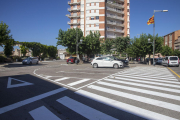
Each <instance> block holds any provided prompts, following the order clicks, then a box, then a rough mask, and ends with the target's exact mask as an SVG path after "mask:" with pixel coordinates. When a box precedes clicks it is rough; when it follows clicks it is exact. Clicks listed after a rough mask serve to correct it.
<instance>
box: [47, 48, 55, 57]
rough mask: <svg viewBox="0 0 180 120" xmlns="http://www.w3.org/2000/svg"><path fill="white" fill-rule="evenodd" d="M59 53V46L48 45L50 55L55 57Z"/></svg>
mask: <svg viewBox="0 0 180 120" xmlns="http://www.w3.org/2000/svg"><path fill="white" fill-rule="evenodd" d="M56 54H57V47H54V46H48V55H49V56H50V57H52V58H55V57H56Z"/></svg>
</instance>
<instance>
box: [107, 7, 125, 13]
mask: <svg viewBox="0 0 180 120" xmlns="http://www.w3.org/2000/svg"><path fill="white" fill-rule="evenodd" d="M106 10H108V11H111V12H115V13H120V14H124V12H123V11H121V10H116V9H114V8H110V7H106Z"/></svg>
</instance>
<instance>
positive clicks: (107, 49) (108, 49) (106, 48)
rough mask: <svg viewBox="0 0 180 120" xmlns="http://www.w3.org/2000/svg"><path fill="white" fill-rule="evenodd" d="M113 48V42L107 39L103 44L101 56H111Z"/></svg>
mask: <svg viewBox="0 0 180 120" xmlns="http://www.w3.org/2000/svg"><path fill="white" fill-rule="evenodd" d="M112 48H113V40H110V39H105V40H102V43H101V54H111V53H112V50H111V49H112Z"/></svg>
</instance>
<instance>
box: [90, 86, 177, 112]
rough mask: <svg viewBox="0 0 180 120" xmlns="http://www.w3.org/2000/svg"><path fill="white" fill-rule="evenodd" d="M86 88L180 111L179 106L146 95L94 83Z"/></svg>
mask: <svg viewBox="0 0 180 120" xmlns="http://www.w3.org/2000/svg"><path fill="white" fill-rule="evenodd" d="M88 88H90V89H94V90H97V91H101V92H105V93H109V94H113V95H116V96H120V97H124V98H128V99H131V100H135V101H138V102H142V103H146V104H150V105H154V106H158V107H162V108H165V109H169V110H174V111H177V112H180V106H179V105H175V104H172V103H168V102H163V101H159V100H155V99H151V98H146V97H142V96H138V95H133V94H130V93H125V92H120V91H116V90H112V89H109V88H103V87H99V86H95V85H90V86H88Z"/></svg>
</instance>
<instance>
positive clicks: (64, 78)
mask: <svg viewBox="0 0 180 120" xmlns="http://www.w3.org/2000/svg"><path fill="white" fill-rule="evenodd" d="M66 79H69V77H63V78H60V79H56V80H54V81H55V82H58V81H62V80H66Z"/></svg>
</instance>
